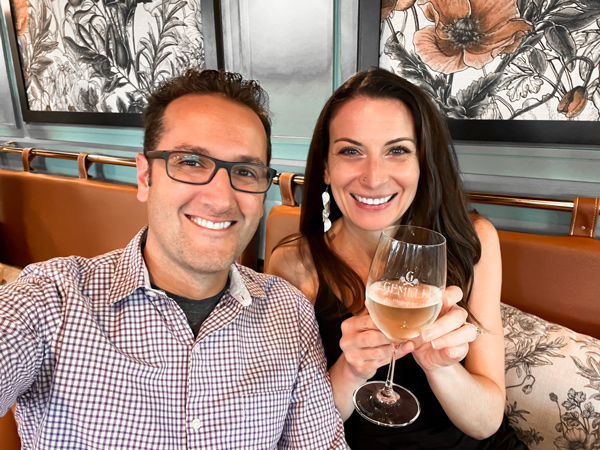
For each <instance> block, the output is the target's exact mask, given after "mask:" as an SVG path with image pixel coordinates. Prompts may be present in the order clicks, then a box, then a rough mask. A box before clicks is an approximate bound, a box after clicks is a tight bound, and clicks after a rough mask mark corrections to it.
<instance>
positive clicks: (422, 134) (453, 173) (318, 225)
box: [282, 69, 481, 319]
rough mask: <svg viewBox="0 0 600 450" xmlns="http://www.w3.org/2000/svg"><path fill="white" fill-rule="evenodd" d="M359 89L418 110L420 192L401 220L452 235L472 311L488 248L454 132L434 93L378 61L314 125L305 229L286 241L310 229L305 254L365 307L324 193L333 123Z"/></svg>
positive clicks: (452, 271) (351, 302)
mask: <svg viewBox="0 0 600 450" xmlns="http://www.w3.org/2000/svg"><path fill="white" fill-rule="evenodd" d="M357 97H367V98H373V99H392V100H398V101H400V102H402V103H403V104H405V105H406V106H407V107H408V108H409V110H410V111H411V114H412V117H413V120H414V124H415V135H416V136H417V139H418V142H417V148H418V150H417V156H418V160H419V167H420V176H419V184H418V187H417V193H416V196H415V199H414V200H413V202H412V204H411V205H410V207H409V208H408V210H407V211H406V213H405V214H404V215H403V216H402V219H401V223H403V224H412V225H418V226H421V227H425V228H430V229H433V230H435V231H437V232H439V233H441V234H442V235H444V236H445V237H446V240H447V259H448V262H447V264H448V275H447V284H448V285H457V286H459V287H460V288H461V289H462V290H463V292H464V297H463V301H462V302H461V303H460V304H461V306H463V307H464V308H465V309H467V311H468V306H467V303H468V298H469V295H470V292H471V287H472V285H473V266H474V265H475V264H476V263H477V261H479V258H480V256H481V244H480V242H479V239H478V237H477V233H476V232H475V228H474V226H473V223H472V222H471V220H470V218H469V212H468V211H467V204H466V199H465V194H464V191H463V189H462V186H461V181H460V178H459V173H458V164H457V159H456V154H455V152H454V147H453V146H452V142H451V139H450V133H449V131H448V128H447V125H446V122H445V120H444V119H443V118H442V116H441V115H440V113H439V111H438V110H437V108H436V107H435V105H434V104H433V102H432V101H431V99H430V98H429V97H428V95H427V94H425V93H424V92H423V91H422V90H421V89H419V88H418V87H416V86H415V85H413V84H411V83H409V82H408V81H406V80H404V79H402V78H400V77H399V76H397V75H395V74H393V73H391V72H388V71H387V70H383V69H372V70H368V71H365V72H359V73H357V74H355V75H354V76H352V77H351V78H350V79H349V80H348V81H346V82H345V83H344V84H343V85H342V86H340V87H339V88H338V89H337V90H336V91H335V93H334V94H333V95H332V96H331V98H330V99H329V100H328V101H327V103H326V104H325V106H324V108H323V110H322V111H321V114H320V116H319V119H318V121H317V124H316V126H315V130H314V133H313V137H312V141H311V144H310V150H309V154H308V160H307V166H306V174H305V177H304V180H305V182H304V188H303V195H302V209H301V217H300V236H298V235H296V236H292V237H290V238H288V239H285V240H284V241H282V244H284V243H286V242H290V241H292V240H295V239H298V238H299V237H304V238H305V239H306V241H307V243H308V248H309V251H310V255H306V254H303V253H302V249H303V246H302V245H299V246H298V247H299V248H300V251H301V258H303V260H304V261H310V260H312V262H313V263H314V267H315V269H316V273H317V274H318V276H319V281H320V282H325V283H326V284H327V285H328V286H330V287H332V288H334V290H336V291H337V292H340V293H341V294H342V297H343V298H344V299H345V301H344V304H345V305H346V306H347V307H348V308H349V310H350V311H351V312H352V313H356V312H358V311H360V310H361V309H362V308H363V307H364V298H365V286H364V283H363V281H362V280H361V279H360V277H359V276H358V275H357V274H356V272H355V271H354V270H353V269H352V268H351V267H350V266H349V265H348V264H346V263H345V262H344V261H343V260H342V259H340V258H339V257H338V256H337V255H336V254H335V253H334V252H333V251H332V249H331V247H330V245H329V243H328V242H326V239H327V238H326V235H325V233H323V222H322V216H321V213H322V205H321V201H320V199H321V194H322V193H323V191H324V190H325V188H326V184H325V181H324V179H323V174H324V173H325V164H326V162H327V156H328V152H329V125H330V123H331V120H332V118H333V116H334V115H335V113H336V112H337V111H338V110H339V109H340V107H341V106H342V105H343V104H345V103H346V102H347V101H348V100H350V99H353V98H357ZM330 208H331V214H330V219H331V221H332V222H333V221H335V220H336V219H338V218H340V217H341V215H342V214H341V212H340V209H339V207H338V206H337V204H336V202H335V199H333V196H332V199H331V206H330ZM469 315H471V314H470V313H469ZM473 319H474V318H473Z"/></svg>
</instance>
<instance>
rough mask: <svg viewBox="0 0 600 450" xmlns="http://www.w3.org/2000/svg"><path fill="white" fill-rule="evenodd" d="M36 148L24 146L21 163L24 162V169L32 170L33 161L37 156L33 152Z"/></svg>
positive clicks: (26, 170)
mask: <svg viewBox="0 0 600 450" xmlns="http://www.w3.org/2000/svg"><path fill="white" fill-rule="evenodd" d="M33 150H35V149H34V148H24V149H23V151H22V152H21V163H22V164H23V170H24V171H25V172H31V161H33V158H35V155H33V154H32V153H31V152H32V151H33Z"/></svg>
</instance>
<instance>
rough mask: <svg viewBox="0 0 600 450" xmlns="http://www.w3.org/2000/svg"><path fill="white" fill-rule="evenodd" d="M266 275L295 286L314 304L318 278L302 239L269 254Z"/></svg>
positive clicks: (305, 242) (290, 242) (304, 241)
mask: <svg viewBox="0 0 600 450" xmlns="http://www.w3.org/2000/svg"><path fill="white" fill-rule="evenodd" d="M265 272H266V273H270V274H271V275H276V276H278V277H281V278H283V279H285V280H287V281H289V282H290V283H291V284H293V285H294V286H296V287H297V288H298V289H300V290H301V291H302V293H303V294H304V295H305V296H306V297H307V298H308V299H309V300H310V301H311V302H313V303H314V299H315V298H316V294H317V290H318V284H319V281H318V277H317V273H316V270H315V266H314V264H313V262H312V258H311V257H310V249H309V247H308V242H307V241H306V239H305V238H304V237H299V238H298V239H294V240H292V241H289V242H286V243H284V244H281V245H279V246H278V247H276V248H275V250H273V253H271V257H270V259H269V266H268V267H266V268H265Z"/></svg>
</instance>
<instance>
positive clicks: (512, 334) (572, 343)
mask: <svg viewBox="0 0 600 450" xmlns="http://www.w3.org/2000/svg"><path fill="white" fill-rule="evenodd" d="M501 308H502V325H503V326H504V345H505V350H506V364H505V371H506V400H507V402H506V415H507V416H508V419H509V421H510V423H511V425H512V426H513V428H514V429H515V430H516V432H517V434H518V435H519V437H520V438H521V439H522V440H523V442H525V443H526V444H527V445H528V446H529V447H530V448H531V449H544V450H546V449H548V450H550V449H559V450H563V449H565V450H566V449H600V341H599V340H598V339H594V338H592V337H590V336H586V335H583V334H579V333H576V332H574V331H572V330H569V329H567V328H564V327H562V326H560V325H557V324H554V323H550V322H546V321H545V320H543V319H540V318H539V317H536V316H534V315H532V314H526V313H524V312H522V311H520V310H518V309H516V308H513V307H512V306H509V305H505V304H502V305H501Z"/></svg>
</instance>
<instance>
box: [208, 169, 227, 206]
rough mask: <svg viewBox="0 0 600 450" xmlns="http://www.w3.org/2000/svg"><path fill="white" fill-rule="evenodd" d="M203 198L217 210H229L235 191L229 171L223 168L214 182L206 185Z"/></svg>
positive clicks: (211, 181) (215, 176) (216, 174)
mask: <svg viewBox="0 0 600 450" xmlns="http://www.w3.org/2000/svg"><path fill="white" fill-rule="evenodd" d="M204 188H205V189H203V193H202V198H203V199H205V200H206V202H207V203H210V204H211V205H212V206H213V207H214V208H216V209H228V208H230V207H231V205H232V203H233V202H234V201H235V200H234V194H235V191H234V189H233V188H232V187H231V182H230V180H229V173H228V172H227V169H225V168H224V167H221V168H219V169H218V170H217V172H216V173H215V175H214V176H213V178H212V180H210V182H209V183H207V184H206V185H204Z"/></svg>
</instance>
